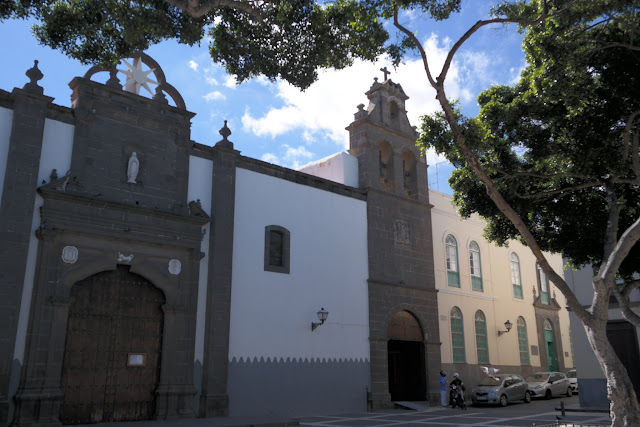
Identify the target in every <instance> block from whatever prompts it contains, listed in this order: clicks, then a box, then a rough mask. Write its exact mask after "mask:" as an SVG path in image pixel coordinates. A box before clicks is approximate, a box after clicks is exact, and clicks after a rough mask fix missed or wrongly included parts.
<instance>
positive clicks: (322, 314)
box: [311, 307, 329, 331]
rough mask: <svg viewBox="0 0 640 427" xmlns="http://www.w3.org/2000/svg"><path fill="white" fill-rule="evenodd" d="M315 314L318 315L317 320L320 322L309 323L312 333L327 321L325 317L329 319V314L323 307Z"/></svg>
mask: <svg viewBox="0 0 640 427" xmlns="http://www.w3.org/2000/svg"><path fill="white" fill-rule="evenodd" d="M317 314H318V319H319V320H320V323H316V322H311V330H312V331H313V330H315V329H316V328H317V327H318V326H320V325H322V324H323V323H324V321H325V320H327V317H329V312H328V311H325V309H324V307H323V308H321V309H320V311H319V312H318V313H317Z"/></svg>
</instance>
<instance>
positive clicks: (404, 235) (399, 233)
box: [393, 219, 411, 244]
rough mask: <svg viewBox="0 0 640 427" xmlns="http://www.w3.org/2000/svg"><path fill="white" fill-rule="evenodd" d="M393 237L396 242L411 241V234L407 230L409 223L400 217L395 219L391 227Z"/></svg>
mask: <svg viewBox="0 0 640 427" xmlns="http://www.w3.org/2000/svg"><path fill="white" fill-rule="evenodd" d="M393 239H394V240H395V241H396V242H397V243H405V244H409V243H411V236H410V232H409V223H408V222H407V221H404V220H402V219H396V220H395V224H394V227H393Z"/></svg>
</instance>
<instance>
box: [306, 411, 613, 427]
mask: <svg viewBox="0 0 640 427" xmlns="http://www.w3.org/2000/svg"><path fill="white" fill-rule="evenodd" d="M493 409H495V411H492V412H487V411H482V410H479V409H478V408H475V407H473V406H471V407H469V408H468V409H467V410H466V411H461V410H454V409H448V408H445V409H442V408H433V409H426V410H424V411H406V410H393V411H380V412H369V413H361V414H345V415H340V416H322V417H312V418H303V419H301V420H300V426H301V427H303V426H306V427H311V426H314V427H320V426H322V427H362V426H367V427H369V426H371V427H386V426H409V427H418V426H420V427H424V426H430V427H453V426H475V427H488V426H492V427H496V426H513V427H516V426H523V427H524V426H528V427H532V426H537V427H540V426H550V425H553V426H556V425H558V424H557V422H558V419H557V418H556V417H557V416H559V414H560V412H558V411H550V412H542V413H537V414H531V413H528V414H523V415H516V414H513V413H507V412H503V413H500V409H502V408H493ZM561 423H562V424H560V425H566V424H568V425H569V426H575V427H579V426H582V425H584V426H598V427H599V426H607V425H610V420H609V416H608V414H602V413H595V414H594V413H585V412H580V413H576V412H572V413H569V412H567V414H566V415H565V417H562V421H561Z"/></svg>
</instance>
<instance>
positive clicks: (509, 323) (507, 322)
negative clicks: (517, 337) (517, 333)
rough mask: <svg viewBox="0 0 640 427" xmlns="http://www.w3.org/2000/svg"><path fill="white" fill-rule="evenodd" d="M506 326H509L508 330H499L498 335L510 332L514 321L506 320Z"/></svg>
mask: <svg viewBox="0 0 640 427" xmlns="http://www.w3.org/2000/svg"><path fill="white" fill-rule="evenodd" d="M504 327H505V328H507V330H506V331H498V336H500V335H502V334H506V333H507V332H509V331H510V330H511V328H512V327H513V323H511V322H509V321H508V320H507V321H506V322H504Z"/></svg>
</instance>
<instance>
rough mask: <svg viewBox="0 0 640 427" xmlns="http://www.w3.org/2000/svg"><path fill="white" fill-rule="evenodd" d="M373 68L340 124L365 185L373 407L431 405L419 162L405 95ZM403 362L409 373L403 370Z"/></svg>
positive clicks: (430, 286)
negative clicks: (362, 98)
mask: <svg viewBox="0 0 640 427" xmlns="http://www.w3.org/2000/svg"><path fill="white" fill-rule="evenodd" d="M381 71H382V72H383V73H384V79H385V80H384V81H383V82H382V83H380V82H379V81H378V79H377V78H374V82H373V84H372V85H371V87H370V88H369V90H368V91H367V92H366V96H367V98H368V99H369V105H368V106H367V107H366V108H365V106H364V104H360V105H358V111H357V112H356V113H355V117H354V121H353V122H352V123H351V124H350V125H349V126H348V127H347V130H348V131H349V139H350V148H349V153H350V154H351V155H353V156H355V157H356V158H357V159H358V181H359V186H360V188H362V189H365V190H367V227H368V250H369V327H370V331H369V339H370V343H371V393H370V397H369V405H370V407H372V408H374V409H378V408H385V407H391V406H392V405H393V404H392V401H394V400H430V401H431V402H434V403H438V396H439V383H438V376H437V373H438V372H439V370H440V338H439V330H438V313H437V299H436V293H437V291H436V289H435V277H434V269H433V244H432V230H431V208H432V206H431V205H430V204H429V188H428V182H427V163H426V160H425V157H424V156H423V155H422V154H421V152H420V149H419V148H418V147H417V146H416V139H417V137H418V133H417V131H416V129H415V127H413V126H412V125H411V123H410V122H409V119H408V117H407V111H406V109H405V102H406V100H407V99H409V97H408V96H407V95H406V94H405V92H404V90H403V89H402V86H401V85H400V84H397V83H394V82H393V81H392V80H391V79H389V78H387V77H388V74H389V72H388V71H387V69H386V67H385V68H383V69H381ZM398 319H400V320H398ZM407 325H411V326H407ZM407 328H410V329H411V333H409V332H408V329H407ZM409 365H410V366H412V368H411V371H412V372H411V373H409V372H404V371H406V368H404V367H406V366H409ZM403 372H404V373H403ZM416 377H417V380H416ZM407 390H409V392H408V393H409V394H407ZM400 392H402V396H401V395H400V394H399V393H400Z"/></svg>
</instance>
